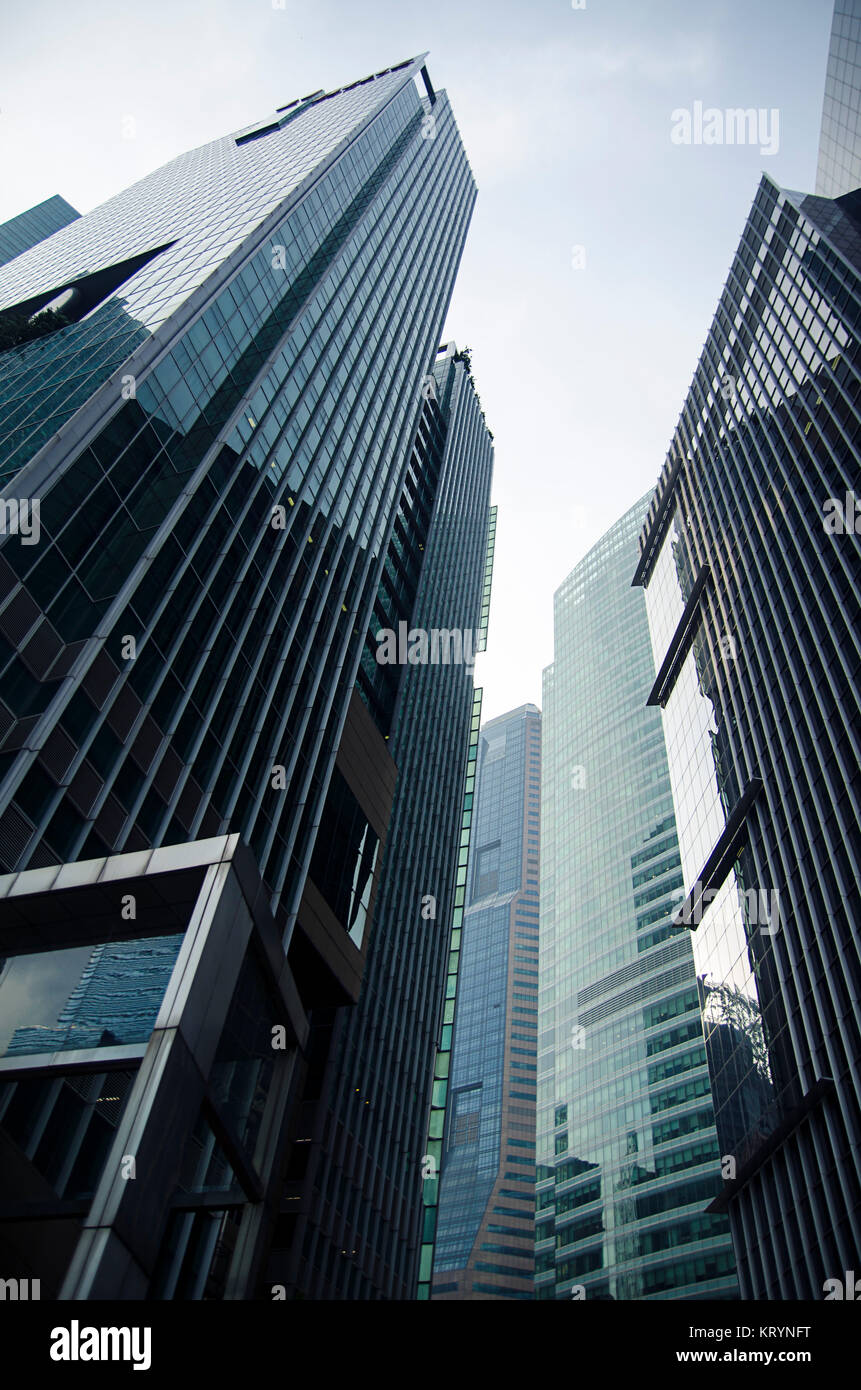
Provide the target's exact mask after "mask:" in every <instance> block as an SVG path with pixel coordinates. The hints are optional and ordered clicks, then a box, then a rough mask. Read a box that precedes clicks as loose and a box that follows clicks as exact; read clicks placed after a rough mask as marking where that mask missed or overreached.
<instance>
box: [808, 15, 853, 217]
mask: <svg viewBox="0 0 861 1390" xmlns="http://www.w3.org/2000/svg"><path fill="white" fill-rule="evenodd" d="M859 187H861V0H835V3H834V19H833V22H832V27H831V41H830V43H829V46H828V67H827V70H826V74H825V99H824V101H823V105H822V129H821V131H820V135H819V162H818V164H817V167H816V192H817V194H819V196H820V197H822V198H839V197H840V195H841V194H843V193H851V192H852V191H853V189H856V188H859Z"/></svg>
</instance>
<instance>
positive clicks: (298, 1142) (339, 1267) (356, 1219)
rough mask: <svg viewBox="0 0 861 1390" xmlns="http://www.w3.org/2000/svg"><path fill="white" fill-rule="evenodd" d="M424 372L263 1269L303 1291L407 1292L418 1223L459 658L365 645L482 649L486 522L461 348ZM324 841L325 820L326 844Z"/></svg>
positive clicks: (474, 417)
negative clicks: (358, 855)
mask: <svg viewBox="0 0 861 1390" xmlns="http://www.w3.org/2000/svg"><path fill="white" fill-rule="evenodd" d="M432 375H433V386H432V387H431V389H430V390H429V391H428V392H427V401H426V405H425V411H424V415H423V419H422V425H421V428H420V431H419V435H418V436H417V442H416V448H417V449H418V450H421V451H422V452H423V453H424V454H425V456H426V460H427V463H426V468H425V480H426V486H423V487H421V488H418V489H417V490H416V495H415V496H414V497H412V496H411V497H410V502H411V505H412V506H413V507H415V509H416V511H417V512H427V519H426V521H425V523H424V525H423V526H422V527H421V528H420V531H419V532H418V533H417V535H418V534H421V535H425V532H426V529H428V523H430V525H429V530H428V534H427V540H426V544H425V545H424V546H422V545H417V546H416V548H415V554H414V557H413V558H414V559H415V558H418V559H419V560H420V561H421V568H420V578H419V580H418V585H417V589H416V592H415V598H414V602H413V603H412V606H411V607H410V605H409V601H408V598H407V595H408V594H409V592H410V586H409V585H407V584H406V583H405V578H406V576H405V573H404V562H405V560H407V558H408V557H407V556H405V555H404V554H403V553H398V551H397V549H396V548H394V547H393V550H392V552H390V557H389V561H388V562H387V572H386V575H385V576H384V583H383V585H382V586H381V590H380V594H379V595H378V599H377V604H376V607H375V617H374V622H373V623H372V625H371V640H370V641H369V642H368V644H366V649H365V661H364V665H363V669H362V675H361V678H360V686H359V688H360V690H362V691H363V693H365V695H366V698H367V700H368V704H369V708H370V709H371V711H372V712H376V718H377V721H378V725H379V728H380V730H381V731H385V736H386V738H387V740H388V747H389V749H390V750H391V755H392V757H393V759H394V762H395V765H396V767H397V785H396V792H395V801H394V807H393V811H392V817H391V823H390V826H389V830H388V836H387V840H386V849H385V857H384V859H383V864H382V875H381V881H380V889H379V896H378V899H377V903H376V908H375V913H374V929H373V932H372V933H371V936H370V942H369V945H368V952H367V960H366V963H365V968H364V978H363V987H362V992H361V994H360V996H359V1000H358V1003H357V1004H356V1007H355V1008H354V1009H349V1010H347V1009H340V1010H328V1011H326V1010H322V1011H315V1013H314V1015H313V1017H312V1048H311V1049H309V1058H311V1057H312V1056H314V1055H316V1056H325V1057H327V1059H328V1062H327V1068H328V1070H327V1074H326V1077H325V1078H324V1080H323V1082H322V1084H321V1081H320V1077H319V1074H318V1072H317V1071H316V1069H315V1068H314V1067H313V1065H311V1066H310V1067H309V1070H308V1074H307V1077H306V1079H305V1081H304V1082H303V1087H302V1104H301V1106H297V1109H296V1122H295V1126H294V1130H293V1136H292V1143H291V1146H290V1150H289V1154H288V1159H287V1166H286V1169H285V1189H284V1191H285V1198H284V1220H283V1221H282V1222H281V1225H280V1227H279V1230H278V1232H277V1235H276V1240H275V1246H274V1248H273V1252H272V1256H271V1260H270V1264H269V1273H268V1275H267V1279H269V1280H270V1281H271V1282H272V1283H282V1284H284V1285H285V1287H286V1288H287V1289H288V1290H292V1291H293V1292H301V1293H302V1294H303V1296H306V1297H318V1298H350V1299H370V1298H380V1297H382V1298H387V1299H391V1298H399V1299H403V1298H414V1297H415V1294H416V1281H417V1278H418V1274H419V1264H418V1262H419V1257H420V1253H421V1252H422V1251H423V1250H424V1249H425V1247H426V1246H427V1244H428V1242H429V1239H430V1237H431V1236H432V1231H431V1232H428V1231H427V1230H423V1227H422V1220H423V1213H422V1176H423V1175H422V1161H423V1158H424V1157H425V1155H426V1154H427V1153H428V1152H429V1149H428V1144H427V1115H428V1109H429V1106H430V1103H431V1087H432V1084H433V1082H434V1074H435V1068H434V1063H435V1052H436V1047H437V1043H438V1040H439V1039H440V1035H441V1028H442V1027H443V1026H444V1024H443V1000H444V995H445V990H446V976H447V973H448V962H449V959H450V949H453V947H452V946H451V941H452V927H453V922H454V912H455V900H456V897H457V895H458V884H459V882H460V880H459V876H458V875H459V869H458V864H459V858H460V852H459V843H458V842H459V839H460V837H461V820H460V800H461V789H462V786H463V779H464V773H465V770H466V764H467V752H468V745H469V742H470V724H471V720H472V715H473V698H474V689H473V679H472V666H471V663H466V662H457V661H454V660H452V661H446V660H445V659H442V660H440V661H438V662H436V663H435V662H433V661H431V662H429V663H428V664H420V663H415V664H410V663H409V662H408V664H407V665H405V666H402V667H395V666H392V665H390V664H381V663H380V662H379V661H378V660H377V659H376V657H375V656H374V654H373V653H372V651H371V644H372V642H373V647H374V649H375V651H376V650H378V649H379V648H378V643H377V642H376V640H375V634H376V633H378V632H385V631H387V630H388V631H395V630H396V629H397V627H398V623H399V621H403V620H404V619H410V621H409V623H407V622H406V621H403V627H404V629H407V628H408V629H409V631H413V632H427V633H433V632H434V631H436V632H448V633H451V632H452V631H461V630H462V629H463V628H466V629H467V632H468V633H469V644H468V645H469V646H470V654H472V652H474V651H477V650H480V649H481V648H482V647H483V643H484V637H485V634H486V627H487V605H486V602H485V593H486V584H485V576H486V574H487V572H488V569H489V559H488V555H489V551H490V549H491V548H492V534H491V535H489V532H492V529H493V528H494V523H495V513H492V512H491V510H490V508H489V499H490V482H491V471H492V462H493V447H492V443H491V436H490V433H489V431H488V429H487V426H486V424H485V421H484V416H483V413H482V410H481V407H480V405H479V402H478V398H477V396H476V392H475V388H474V386H473V382H472V375H471V369H470V366H469V362H468V359H466V358H465V357H464V354H462V353H459V352H458V351H457V350H456V348H455V346H454V344H448V345H447V346H446V348H445V350H444V351H443V350H442V349H441V351H440V355H439V357H438V358H437V363H436V366H435V367H434V371H433V374H432ZM425 480H423V482H424V481H425ZM407 534H408V533H407V530H406V529H404V531H403V532H400V533H399V535H400V536H402V537H406V535H407ZM419 552H421V553H419ZM405 604H406V606H405ZM442 655H443V654H442V653H441V656H442ZM452 655H454V653H452ZM393 672H398V673H399V674H400V679H399V680H397V681H396V682H394V683H393V682H392V673H393ZM389 730H391V733H390V734H389V732H388V731H389ZM328 838H329V837H328V835H327V826H326V824H325V822H324V825H323V828H322V832H321V836H320V840H319V845H320V846H322V847H323V851H322V852H324V853H325V847H326V845H327V840H328ZM313 870H314V863H313V861H312V873H313ZM458 910H460V909H458ZM330 1039H331V1041H330ZM318 1095H319V1101H318V1102H316V1101H315V1099H314V1098H315V1097H317V1096H318Z"/></svg>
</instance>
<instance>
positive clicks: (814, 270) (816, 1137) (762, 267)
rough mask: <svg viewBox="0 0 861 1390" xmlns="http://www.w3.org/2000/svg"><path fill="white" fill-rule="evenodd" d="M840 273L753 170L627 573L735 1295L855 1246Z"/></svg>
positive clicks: (785, 195) (859, 394) (831, 214)
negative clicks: (659, 743) (650, 671)
mask: <svg viewBox="0 0 861 1390" xmlns="http://www.w3.org/2000/svg"><path fill="white" fill-rule="evenodd" d="M840 8H841V7H840V6H839V5H838V10H840ZM859 272H861V209H859V194H858V193H857V192H856V193H851V194H847V195H844V196H842V197H840V198H838V199H836V200H834V201H830V200H828V199H825V198H821V197H815V196H807V197H805V196H804V195H803V194H796V193H790V192H786V191H785V190H782V189H780V188H779V187H778V186H777V185H776V184H775V183H774V181H773V180H772V179H771V178H769V177H768V176H764V177H763V179H762V181H761V183H760V186H759V190H758V192H757V194H756V198H755V200H754V204H753V207H752V209H751V212H750V216H749V218H748V220H747V223H746V225H745V228H744V231H743V233H742V237H741V242H740V244H739V248H738V251H737V254H736V256H735V258H734V260H733V262H732V266H731V268H730V272H729V276H728V279H727V282H726V286H725V288H724V290H723V293H722V295H721V298H720V301H719V304H718V308H717V312H716V314H715V318H714V321H713V323H712V325H711V328H710V329H709V333H708V337H707V339H706V342H705V346H704V348H703V351H702V355H701V357H700V360H699V363H698V364H697V368H696V372H695V374H694V378H693V381H692V384H691V388H690V391H689V393H688V396H687V399H686V400H685V403H684V406H683V409H682V413H681V416H680V419H679V423H678V426H677V428H676V431H675V434H674V436H673V440H672V443H671V445H670V449H669V453H668V456H667V460H666V463H665V465H664V468H663V471H662V474H661V478H660V481H659V484H658V488H657V491H656V493H655V495H654V498H653V500H652V503H651V505H650V508H649V513H648V517H647V519H646V522H645V526H644V529H643V533H642V536H641V541H640V551H641V553H640V558H639V561H638V563H637V566H636V572H635V575H634V582H635V584H636V585H638V586H640V585H641V586H644V587H645V591H646V593H645V597H646V602H647V607H648V613H649V624H650V630H651V635H652V642H653V647H654V653H655V668H656V671H657V678H656V680H655V682H654V685H653V688H652V690H651V692H650V695H649V706H650V708H651V709H654V710H657V709H659V708H660V709H661V710H662V711H663V715H662V717H663V721H664V730H665V737H666V742H667V749H668V753H669V764H670V777H671V781H672V785H673V800H674V805H675V815H676V822H677V825H678V834H679V845H680V850H681V862H682V867H683V872H684V887H685V892H686V895H687V896H686V899H685V901H684V903H683V904H682V906H681V908H680V909H679V914H678V920H679V922H680V923H681V924H682V925H683V926H684V927H685V929H686V930H687V931H689V933H690V937H691V941H692V944H693V950H694V956H695V959H696V966H697V978H698V982H699V989H700V995H701V1003H702V1008H703V1020H704V1026H705V1036H706V1050H707V1053H708V1057H709V1067H710V1070H711V1077H712V1093H713V1097H714V1104H715V1113H716V1120H717V1129H718V1135H719V1138H720V1146H721V1155H722V1162H723V1165H724V1184H723V1189H722V1193H721V1196H720V1197H719V1198H718V1199H717V1200H716V1202H715V1204H713V1207H712V1209H713V1210H715V1211H718V1210H719V1211H727V1212H728V1213H729V1217H730V1221H731V1224H732V1232H733V1241H734V1245H735V1250H736V1255H737V1260H738V1271H739V1282H740V1288H741V1294H742V1297H743V1298H748V1299H750V1298H753V1299H821V1298H823V1297H824V1290H825V1287H826V1281H827V1280H829V1279H836V1280H838V1281H840V1282H841V1284H842V1283H843V1281H844V1277H845V1272H846V1271H850V1270H853V1269H856V1268H857V1262H858V1252H859V1250H861V1180H859V1179H861V1174H859V1168H860V1167H861V1079H859V1072H858V1060H859V1057H861V1020H859V998H861V946H859V943H861V918H860V917H859V907H858V891H857V887H858V865H859V862H861V834H859V821H861V800H859V798H861V783H859V777H858V767H859V764H861V745H859V739H861V718H859V694H858V691H859V671H861V522H859V520H858V519H857V518H858V512H857V509H856V502H857V498H856V496H855V492H854V489H855V488H856V487H857V483H858V458H859V452H861V413H859V399H861V376H859V353H858V333H859V323H861V281H859Z"/></svg>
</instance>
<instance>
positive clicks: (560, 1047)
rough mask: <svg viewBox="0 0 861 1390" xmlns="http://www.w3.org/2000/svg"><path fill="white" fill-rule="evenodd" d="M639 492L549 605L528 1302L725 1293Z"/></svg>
mask: <svg viewBox="0 0 861 1390" xmlns="http://www.w3.org/2000/svg"><path fill="white" fill-rule="evenodd" d="M647 502H648V498H643V499H641V500H640V501H639V502H638V503H636V504H635V505H634V506H633V507H631V508H630V509H629V510H628V511H627V512H626V513H625V515H624V516H623V517H621V519H620V520H619V521H618V522H617V523H616V524H615V526H613V527H611V529H610V530H609V531H608V532H607V534H606V535H605V536H603V537H602V539H601V540H600V541H598V543H597V544H596V545H595V546H593V548H592V549H591V550H590V551H589V553H588V554H587V555H586V556H585V558H584V559H583V560H581V561H580V563H579V564H578V565H577V566H576V567H575V568H574V570H573V571H572V572H571V574H570V575H569V576H568V578H567V579H566V580H565V582H564V583H563V584H562V586H561V587H560V588H559V589H558V590H557V592H556V595H555V598H554V647H553V656H554V659H553V665H552V666H551V667H549V668H548V669H547V671H546V672H545V679H544V694H543V735H542V737H543V751H542V766H541V779H542V780H541V941H540V955H539V962H540V963H539V971H540V974H539V995H538V1120H537V1129H538V1134H537V1150H536V1159H537V1187H536V1193H537V1202H536V1217H535V1219H536V1230H535V1239H536V1246H535V1249H536V1274H535V1281H536V1296H537V1297H538V1298H542V1299H559V1298H581V1297H584V1298H586V1299H619V1300H627V1299H641V1298H672V1299H700V1298H724V1299H727V1298H734V1297H737V1294H738V1286H737V1283H736V1277H735V1271H734V1260H733V1252H732V1246H731V1241H730V1232H729V1223H728V1221H727V1218H726V1217H725V1216H723V1215H715V1214H711V1213H708V1212H707V1211H706V1208H707V1206H708V1204H709V1203H710V1202H711V1201H712V1200H713V1198H714V1197H715V1196H716V1195H717V1194H718V1193H719V1191H720V1187H721V1175H720V1150H719V1146H718V1141H717V1135H716V1133H715V1123H714V1112H713V1107H712V1101H711V1094H710V1085H709V1073H708V1067H707V1062H706V1049H705V1043H704V1037H703V1026H702V1022H701V1018H700V1002H699V996H698V990H697V979H696V971H695V967H694V958H693V953H692V950H691V942H690V937H689V935H688V933H687V932H686V931H685V929H684V928H681V929H679V928H677V927H674V926H673V925H672V920H671V919H672V916H673V913H674V911H675V909H676V907H677V906H678V901H679V897H680V896H683V886H682V867H681V861H680V852H679V842H678V834H677V828H676V818H675V815H674V812H673V799H672V789H671V786H670V776H669V770H668V767H667V752H666V748H665V745H664V736H663V731H662V728H661V720H660V715H659V713H658V711H656V710H654V709H651V708H647V707H646V696H647V695H648V692H649V689H650V687H651V686H652V683H653V680H654V666H653V660H652V649H651V645H650V641H649V628H648V623H647V618H646V606H645V601H644V597H643V595H642V594H641V593H638V592H637V591H636V590H632V589H631V578H630V576H631V572H632V561H635V560H636V555H637V535H638V532H639V530H640V527H641V525H642V522H643V519H644V516H645V512H646V505H647Z"/></svg>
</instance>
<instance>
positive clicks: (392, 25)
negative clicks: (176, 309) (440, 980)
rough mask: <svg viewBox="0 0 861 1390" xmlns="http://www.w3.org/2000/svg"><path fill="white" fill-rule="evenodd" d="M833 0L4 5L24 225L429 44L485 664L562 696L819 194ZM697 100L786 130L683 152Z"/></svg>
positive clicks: (3, 156) (1, 71)
mask: <svg viewBox="0 0 861 1390" xmlns="http://www.w3.org/2000/svg"><path fill="white" fill-rule="evenodd" d="M575 5H577V8H575ZM282 6H283V8H282ZM832 8H833V5H832V0H707V2H706V0H648V2H647V0H573V3H572V0H514V2H512V0H434V3H433V4H429V3H427V0H363V3H362V4H356V3H347V2H346V0H146V3H145V4H118V3H117V0H71V2H70V0H62V3H61V0H28V3H26V4H16V3H14V0H0V77H2V81H0V171H2V177H0V221H4V220H5V219H6V218H9V217H12V216H14V215H15V214H16V213H19V212H21V211H23V210H24V209H25V208H27V207H31V206H32V205H33V204H35V203H38V202H41V201H42V199H44V198H47V197H49V196H50V195H51V194H53V193H61V194H62V195H63V196H64V197H65V198H66V199H68V201H69V202H70V203H72V204H73V206H74V207H76V208H77V209H78V210H79V211H81V212H86V211H89V209H91V208H93V207H95V206H96V205H97V204H99V203H101V202H103V201H104V200H105V199H106V198H109V197H111V196H112V195H113V194H114V193H116V192H118V191H119V190H120V189H122V188H124V187H126V186H128V185H129V184H131V183H133V182H134V181H135V180H136V179H138V178H141V177H143V175H145V174H147V173H149V172H151V170H153V169H155V168H158V167H159V165H161V164H164V163H165V162H166V161H167V160H169V159H172V158H174V156H176V155H177V154H180V153H182V152H183V151H184V150H188V149H192V148H194V147H195V146H197V145H201V144H204V143H206V142H207V141H209V140H213V139H216V138H217V137H219V136H221V135H225V134H227V133H228V132H230V131H233V130H236V129H239V128H240V127H243V126H246V125H249V124H251V122H253V121H254V120H256V119H258V118H261V117H263V116H266V115H268V114H269V113H271V112H272V111H273V110H274V109H275V108H276V107H278V106H283V105H285V104H286V103H287V102H289V101H292V100H293V99H294V98H295V97H300V96H304V95H306V94H307V93H309V92H312V91H316V90H318V89H319V88H325V89H329V88H332V87H337V86H341V85H343V84H345V83H347V82H351V81H354V80H356V79H357V78H359V77H364V76H366V75H367V74H369V73H372V72H375V71H379V70H380V69H381V68H385V67H388V66H390V65H392V64H395V63H398V62H401V61H402V60H404V59H406V58H408V57H411V56H413V55H415V54H418V53H424V52H428V54H429V57H428V70H429V73H430V76H431V79H432V81H433V83H434V85H435V86H436V87H437V88H444V89H445V90H446V91H447V93H448V95H449V98H450V100H451V103H452V107H453V109H454V113H455V117H456V119H457V122H458V126H459V128H460V131H461V135H462V138H463V142H464V145H465V148H466V152H467V156H468V158H469V161H470V164H471V166H472V169H473V173H474V174H475V178H476V182H477V185H478V200H477V203H476V208H475V213H474V215H473V220H472V225H471V227H470V231H469V235H468V238H467V244H466V249H465V251H464V255H463V259H462V262H461V268H460V273H459V276H458V281H457V285H456V288H455V292H454V297H453V300H452V304H451V308H450V312H449V316H448V321H447V325H446V329H445V333H444V334H443V338H444V339H449V338H452V339H454V340H455V342H456V343H457V344H458V346H459V347H469V348H471V349H472V366H473V375H474V378H475V384H476V387H477V389H478V392H479V396H480V398H481V402H482V406H483V408H484V411H485V415H486V418H487V422H488V425H489V427H490V429H491V430H492V432H493V434H494V441H495V453H496V457H495V467H494V484H493V501H494V502H495V503H496V504H497V506H498V508H499V514H498V521H497V533H496V556H495V567H494V584H493V598H492V602H491V609H490V625H489V634H488V648H487V651H486V652H485V653H483V654H482V655H481V656H480V657H479V658H478V661H477V662H476V680H477V683H478V684H481V685H482V686H483V688H484V707H483V717H484V718H485V719H490V718H494V717H495V716H496V715H498V714H501V713H503V712H504V711H506V710H508V709H511V708H513V707H514V706H516V705H519V704H523V703H525V702H527V701H531V702H532V703H534V704H537V705H539V706H540V704H541V672H542V668H543V667H544V666H546V665H547V664H548V663H549V662H550V661H552V659H553V593H554V591H555V590H556V589H557V588H558V587H559V585H560V584H561V583H562V582H563V580H564V579H565V576H566V575H567V574H568V573H570V571H571V570H572V569H573V568H574V566H575V565H576V564H577V562H578V561H579V560H581V559H582V558H583V556H584V555H585V554H586V553H587V552H588V550H589V549H590V547H591V546H592V545H594V544H595V542H596V541H597V540H598V539H599V538H600V536H601V535H603V533H604V532H605V531H606V530H607V529H608V528H609V527H610V526H611V525H612V524H613V523H614V522H615V521H616V520H617V519H618V518H619V517H620V516H621V515H622V514H623V513H624V512H625V511H626V510H627V509H628V508H629V507H630V506H631V505H632V504H633V502H635V501H636V500H637V498H638V497H640V496H642V495H643V494H645V493H646V492H647V491H648V490H649V489H650V488H651V487H652V486H653V485H654V483H655V481H656V479H657V476H658V474H659V472H660V469H661V466H662V464H663V462H664V458H665V456H666V451H667V448H668V446H669V442H670V439H671V438H672V434H673V431H674V429H675V425H676V422H677V420H678V417H679V415H680V413H681V408H682V405H683V402H684V399H685V395H686V393H687V389H688V386H689V384H690V381H691V378H692V377H693V373H694V369H695V366H696V362H697V360H698V357H699V354H700V351H701V349H702V345H703V343H704V341H705V338H706V335H707V333H708V329H709V326H710V324H711V320H712V317H713V314H714V310H715V307H716V305H717V301H718V299H719V297H720V293H721V290H722V288H723V285H724V282H725V279H726V276H727V273H728V270H729V266H730V263H731V261H732V258H733V255H734V253H735V250H736V247H737V245H738V241H739V238H740V235H741V231H742V227H743V226H744V222H745V220H746V217H747V214H748V212H749V209H750V205H751V202H752V200H753V196H754V193H755V191H756V187H757V184H758V182H759V179H760V177H761V175H762V173H763V172H767V173H768V174H770V175H771V176H772V177H773V178H774V179H776V181H777V182H778V183H779V184H781V185H783V186H784V187H786V188H791V189H798V190H802V191H805V192H812V191H813V186H814V180H815V168H816V155H817V149H818V143H819V123H820V119H821V112H822V98H823V90H824V82H825V67H826V60H827V52H828V39H829V33H830V27H831V16H832ZM697 102H701V103H702V108H703V109H704V110H707V109H708V108H717V109H718V110H719V111H721V112H723V111H725V110H727V109H729V108H738V107H743V108H751V107H753V108H755V109H756V110H757V111H762V112H763V116H764V121H763V124H762V131H763V133H764V134H766V138H765V140H764V141H763V140H758V141H757V142H756V143H751V144H738V143H735V144H728V143H724V144H705V143H694V142H691V143H689V144H683V143H678V142H677V141H676V140H674V139H673V133H674V132H675V133H676V135H678V133H679V130H680V128H681V119H682V118H680V117H679V116H678V114H674V113H678V112H680V111H688V112H691V113H693V111H694V109H695V103H697ZM130 118H131V119H130ZM775 136H776V138H775ZM772 147H776V148H772Z"/></svg>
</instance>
